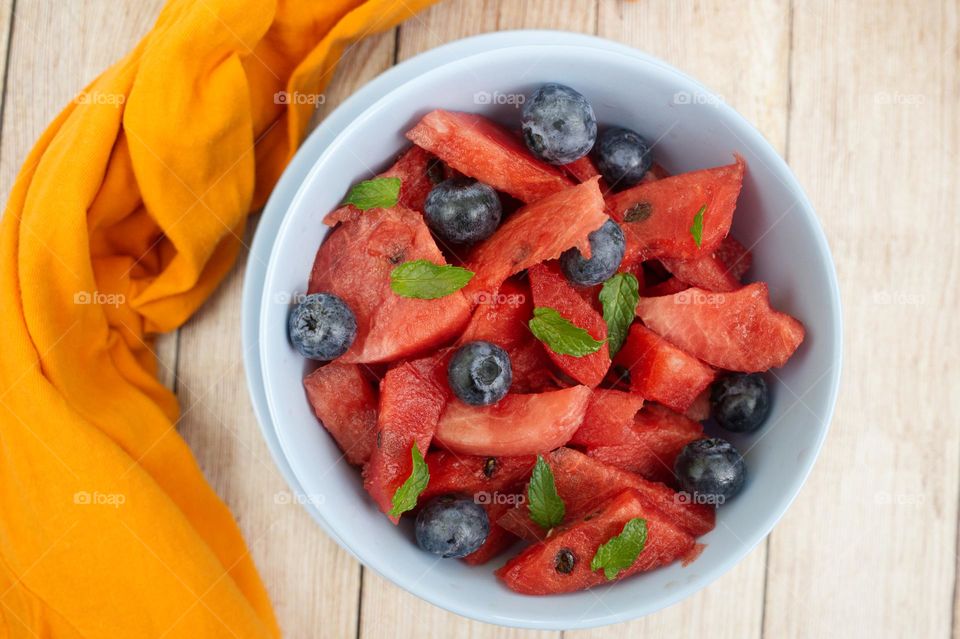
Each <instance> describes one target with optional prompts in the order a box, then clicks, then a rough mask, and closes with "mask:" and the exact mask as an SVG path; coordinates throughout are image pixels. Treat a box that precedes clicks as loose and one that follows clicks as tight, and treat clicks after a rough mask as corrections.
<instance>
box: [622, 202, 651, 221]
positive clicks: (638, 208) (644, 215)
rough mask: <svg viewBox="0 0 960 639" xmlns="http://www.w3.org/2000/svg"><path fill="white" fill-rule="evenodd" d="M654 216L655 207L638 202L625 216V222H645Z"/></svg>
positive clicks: (647, 203)
mask: <svg viewBox="0 0 960 639" xmlns="http://www.w3.org/2000/svg"><path fill="white" fill-rule="evenodd" d="M652 214H653V205H652V204H650V203H649V202H637V203H636V204H634V205H633V206H631V207H630V208H629V209H627V212H626V213H625V214H624V216H623V221H624V222H644V221H646V220H647V219H649V218H650V216H651V215H652Z"/></svg>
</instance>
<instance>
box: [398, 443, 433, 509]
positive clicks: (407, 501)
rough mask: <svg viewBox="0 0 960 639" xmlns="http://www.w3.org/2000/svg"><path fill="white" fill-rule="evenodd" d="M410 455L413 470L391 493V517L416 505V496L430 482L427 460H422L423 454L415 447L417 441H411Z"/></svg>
mask: <svg viewBox="0 0 960 639" xmlns="http://www.w3.org/2000/svg"><path fill="white" fill-rule="evenodd" d="M410 457H411V458H412V459H413V470H411V471H410V476H409V477H407V480H406V481H405V482H403V485H401V486H400V488H397V492H395V493H393V508H391V509H390V516H391V517H399V516H400V515H401V514H403V513H405V512H407V511H408V510H412V509H413V508H414V506H416V505H417V497H419V496H420V493H422V492H423V490H424V489H425V488H426V487H427V484H428V483H429V482H430V469H429V468H427V462H425V461H423V455H421V454H420V449H419V448H417V442H413V446H412V447H411V448H410Z"/></svg>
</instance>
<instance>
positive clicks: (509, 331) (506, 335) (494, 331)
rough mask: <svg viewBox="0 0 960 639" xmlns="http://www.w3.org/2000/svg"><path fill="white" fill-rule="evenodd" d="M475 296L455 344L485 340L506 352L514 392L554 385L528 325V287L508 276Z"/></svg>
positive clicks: (530, 304)
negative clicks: (492, 290)
mask: <svg viewBox="0 0 960 639" xmlns="http://www.w3.org/2000/svg"><path fill="white" fill-rule="evenodd" d="M476 299H477V307H476V309H474V311H473V316H472V317H471V318H470V323H469V324H467V328H466V330H464V331H463V335H461V336H460V340H459V342H458V343H459V344H466V343H467V342H473V341H476V340H484V341H487V342H492V343H494V344H496V345H497V346H499V347H500V348H502V349H503V350H505V351H507V354H508V355H509V356H510V365H511V368H512V369H513V384H511V386H510V390H511V391H512V392H514V393H538V392H540V391H543V390H547V389H549V388H552V387H554V382H553V376H552V375H551V371H550V366H551V364H550V358H549V357H548V356H547V353H546V351H545V350H544V347H543V344H541V343H540V340H538V339H537V338H536V337H534V336H533V333H531V332H530V327H529V326H527V322H529V321H530V318H531V317H532V316H533V297H532V296H531V294H530V287H529V286H527V285H526V283H525V282H519V281H516V280H513V279H509V280H507V281H506V282H504V283H503V284H502V285H501V286H500V290H499V291H497V292H496V293H493V294H484V293H482V294H478V295H477V298H476Z"/></svg>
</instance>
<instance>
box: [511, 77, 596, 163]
mask: <svg viewBox="0 0 960 639" xmlns="http://www.w3.org/2000/svg"><path fill="white" fill-rule="evenodd" d="M521 127H522V129H523V140H524V142H526V143H527V148H528V149H530V152H531V153H533V154H534V155H535V156H537V157H538V158H540V159H541V160H543V161H544V162H549V163H550V164H569V163H570V162H573V161H574V160H579V159H580V158H582V157H583V156H585V155H586V154H587V153H589V152H590V149H592V148H593V143H594V142H595V141H596V140H597V118H596V116H594V114H593V107H591V106H590V103H589V102H587V99H586V98H585V97H583V96H582V95H580V94H579V93H577V92H576V91H574V90H573V89H571V88H570V87H568V86H564V85H562V84H556V83H554V82H551V83H549V84H545V85H543V86H542V87H540V88H539V89H537V90H536V91H534V92H533V95H532V96H530V99H529V100H527V101H526V103H525V104H524V105H523V115H522V117H521Z"/></svg>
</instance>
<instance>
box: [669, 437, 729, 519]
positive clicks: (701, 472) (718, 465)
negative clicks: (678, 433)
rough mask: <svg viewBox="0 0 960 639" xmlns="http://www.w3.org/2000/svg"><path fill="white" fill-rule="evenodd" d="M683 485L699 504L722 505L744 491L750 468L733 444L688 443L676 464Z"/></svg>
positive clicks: (678, 456)
mask: <svg viewBox="0 0 960 639" xmlns="http://www.w3.org/2000/svg"><path fill="white" fill-rule="evenodd" d="M673 470H674V472H675V473H676V475H677V479H678V480H679V482H680V486H681V487H682V488H683V490H684V491H685V492H687V493H689V494H690V495H692V496H693V498H694V499H695V500H696V501H697V502H698V503H703V502H706V503H712V504H714V505H717V506H719V505H721V504H723V503H724V502H725V501H726V500H728V499H730V498H731V497H733V496H734V495H736V494H737V493H738V492H740V489H741V488H743V484H744V481H746V479H747V465H746V464H745V463H744V461H743V457H741V456H740V453H739V452H737V449H736V448H734V447H733V446H732V445H731V444H730V443H729V442H727V441H724V440H722V439H716V438H713V439H698V440H697V441H695V442H691V443H689V444H687V445H686V446H685V447H684V448H683V450H682V451H680V454H679V455H677V459H676V461H675V462H674V465H673Z"/></svg>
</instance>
